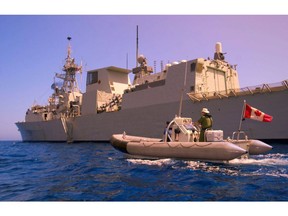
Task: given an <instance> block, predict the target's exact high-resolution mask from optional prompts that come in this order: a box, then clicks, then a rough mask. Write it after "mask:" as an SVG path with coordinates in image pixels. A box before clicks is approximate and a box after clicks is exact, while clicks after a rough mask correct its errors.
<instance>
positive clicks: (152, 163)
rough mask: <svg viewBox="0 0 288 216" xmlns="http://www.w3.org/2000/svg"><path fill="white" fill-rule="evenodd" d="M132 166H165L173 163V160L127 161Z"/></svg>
mask: <svg viewBox="0 0 288 216" xmlns="http://www.w3.org/2000/svg"><path fill="white" fill-rule="evenodd" d="M127 161H128V162H130V163H132V164H141V165H149V166H163V165H167V164H168V165H169V164H171V163H173V159H159V160H144V159H127Z"/></svg>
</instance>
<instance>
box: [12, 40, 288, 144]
mask: <svg viewBox="0 0 288 216" xmlns="http://www.w3.org/2000/svg"><path fill="white" fill-rule="evenodd" d="M70 39H71V38H70V37H68V40H69V42H68V51H67V57H66V61H65V64H64V66H63V72H62V73H59V74H58V73H56V75H55V78H57V79H59V80H60V81H61V82H56V81H55V82H54V83H53V84H52V86H51V88H52V90H53V93H52V95H51V96H50V97H49V98H48V102H47V104H46V105H33V106H32V107H30V108H29V109H28V110H27V111H26V115H25V121H23V122H17V123H16V125H17V127H18V129H19V131H20V133H21V136H22V139H23V141H29V142H31V141H32V142H33V141H37V142H39V141H45V142H59V141H64V142H86V141H92V142H95V141H109V140H110V138H111V136H112V134H119V133H123V131H125V133H127V134H133V135H135V136H146V137H155V138H162V136H163V130H164V128H165V124H166V122H167V121H170V120H172V119H173V118H174V117H175V115H178V116H189V117H191V118H192V119H193V121H197V120H198V119H199V117H200V112H201V109H202V108H203V107H207V108H209V110H210V112H211V114H212V115H213V120H214V124H213V129H221V130H223V131H224V136H225V137H229V136H232V133H233V132H234V131H237V130H238V125H239V121H241V118H242V117H241V116H242V108H243V101H244V100H246V101H247V103H249V104H251V106H255V107H257V108H259V109H260V110H262V111H263V112H265V113H268V114H270V115H272V116H273V121H272V122H269V123H263V122H259V121H253V120H250V119H247V120H246V121H243V122H241V123H242V130H243V131H245V133H246V134H247V135H248V137H249V138H251V139H260V140H264V141H268V140H269V141H284V140H286V141H287V140H288V132H287V122H288V115H287V108H286V107H287V106H288V100H287V99H288V80H284V81H282V82H279V83H274V84H260V85H256V86H253V87H245V88H240V86H239V79H238V72H237V71H236V66H235V65H231V64H229V63H228V62H227V61H225V58H224V54H223V52H222V45H221V43H219V42H218V43H216V47H215V48H216V49H215V53H214V58H213V59H209V58H208V59H205V58H197V59H194V60H183V61H178V62H176V61H175V62H173V63H171V64H167V65H163V64H161V70H160V71H159V72H156V71H153V67H151V66H149V65H148V63H147V59H146V58H145V57H144V56H143V55H138V58H137V61H138V63H137V66H136V67H135V68H133V69H132V70H128V69H124V68H120V67H116V66H109V67H105V68H99V69H95V70H90V71H87V80H86V92H84V93H82V92H81V91H80V90H79V88H78V84H77V77H78V76H79V73H81V72H82V67H81V66H79V65H77V64H76V62H75V59H74V58H72V56H71V45H70ZM130 72H132V73H133V74H134V80H133V82H130V78H129V73H130ZM251 73H257V71H251Z"/></svg>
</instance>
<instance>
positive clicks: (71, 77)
mask: <svg viewBox="0 0 288 216" xmlns="http://www.w3.org/2000/svg"><path fill="white" fill-rule="evenodd" d="M71 39H72V38H71V37H67V40H68V48H67V57H66V59H65V60H66V61H65V64H64V66H63V69H62V70H63V71H64V72H65V73H64V74H56V77H57V78H59V79H63V80H64V82H63V86H62V89H63V91H64V92H78V91H79V88H78V84H77V80H76V74H77V73H81V71H82V66H78V65H77V64H76V63H75V59H74V58H72V57H71V53H72V51H71V45H70V40H71Z"/></svg>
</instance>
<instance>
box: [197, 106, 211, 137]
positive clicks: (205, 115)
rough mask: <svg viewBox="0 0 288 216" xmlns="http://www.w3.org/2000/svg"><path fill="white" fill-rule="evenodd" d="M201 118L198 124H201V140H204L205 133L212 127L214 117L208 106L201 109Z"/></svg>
mask: <svg viewBox="0 0 288 216" xmlns="http://www.w3.org/2000/svg"><path fill="white" fill-rule="evenodd" d="M201 115H202V116H201V118H200V119H199V120H198V121H197V124H198V125H200V126H201V131H200V138H199V141H200V142H204V133H205V131H206V130H207V129H208V130H209V129H212V125H213V119H212V115H211V114H210V112H209V110H208V109H207V108H203V109H202V111H201Z"/></svg>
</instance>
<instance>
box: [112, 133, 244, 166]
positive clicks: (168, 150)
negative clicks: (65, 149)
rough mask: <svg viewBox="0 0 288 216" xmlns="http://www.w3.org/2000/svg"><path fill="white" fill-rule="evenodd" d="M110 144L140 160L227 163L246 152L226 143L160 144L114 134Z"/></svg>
mask: <svg viewBox="0 0 288 216" xmlns="http://www.w3.org/2000/svg"><path fill="white" fill-rule="evenodd" d="M110 142H111V144H112V146H113V147H114V148H116V149H118V150H120V151H121V152H124V153H126V154H129V155H133V156H134V157H140V158H145V157H147V158H175V159H185V160H201V161H229V160H232V159H235V158H238V157H240V156H242V155H243V154H246V153H247V151H246V150H244V149H242V148H240V147H238V146H236V145H234V144H232V143H230V142H227V141H222V142H162V141H161V140H159V139H151V138H145V137H136V136H127V135H123V134H115V135H113V136H112V138H111V140H110Z"/></svg>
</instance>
